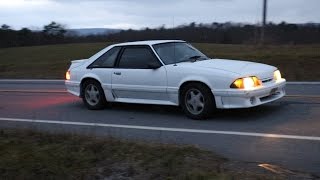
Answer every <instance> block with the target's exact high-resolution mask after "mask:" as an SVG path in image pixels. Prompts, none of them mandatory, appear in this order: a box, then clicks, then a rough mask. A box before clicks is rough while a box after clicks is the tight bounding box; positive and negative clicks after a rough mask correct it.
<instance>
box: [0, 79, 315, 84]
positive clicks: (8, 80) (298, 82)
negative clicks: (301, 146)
mask: <svg viewBox="0 0 320 180" xmlns="http://www.w3.org/2000/svg"><path fill="white" fill-rule="evenodd" d="M64 81H65V80H63V79H0V82H64ZM287 84H294V85H320V81H287Z"/></svg>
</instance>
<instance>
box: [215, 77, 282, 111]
mask: <svg viewBox="0 0 320 180" xmlns="http://www.w3.org/2000/svg"><path fill="white" fill-rule="evenodd" d="M285 85H286V80H285V79H281V80H280V81H278V82H270V83H267V84H266V85H263V86H262V87H259V88H256V89H253V90H239V89H228V90H225V91H212V93H213V94H214V96H215V100H216V105H217V108H220V109H230V108H249V107H254V106H258V105H261V104H265V103H268V102H272V101H275V100H277V99H280V98H282V97H283V96H284V95H285V94H286V93H285Z"/></svg>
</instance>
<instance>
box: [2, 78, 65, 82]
mask: <svg viewBox="0 0 320 180" xmlns="http://www.w3.org/2000/svg"><path fill="white" fill-rule="evenodd" d="M64 81H65V80H63V79H0V82H64Z"/></svg>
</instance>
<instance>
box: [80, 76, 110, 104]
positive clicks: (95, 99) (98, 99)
mask: <svg viewBox="0 0 320 180" xmlns="http://www.w3.org/2000/svg"><path fill="white" fill-rule="evenodd" d="M91 90H92V92H94V93H91V94H90V93H89V92H88V91H91ZM95 93H97V94H95ZM82 100H83V103H84V104H85V106H86V107H87V108H88V109H90V110H100V109H103V108H104V107H105V105H106V103H107V101H106V98H105V95H104V91H103V89H102V87H101V85H100V83H99V82H97V81H95V80H87V81H85V82H84V84H83V86H82Z"/></svg>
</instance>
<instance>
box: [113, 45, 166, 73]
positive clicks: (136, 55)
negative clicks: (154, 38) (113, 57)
mask: <svg viewBox="0 0 320 180" xmlns="http://www.w3.org/2000/svg"><path fill="white" fill-rule="evenodd" d="M150 63H152V64H159V65H160V62H159V61H158V59H156V57H155V56H154V54H153V53H152V52H151V50H150V49H149V48H147V47H126V48H125V49H124V51H123V53H122V56H121V58H120V62H119V68H125V69H149V67H148V64H150Z"/></svg>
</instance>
